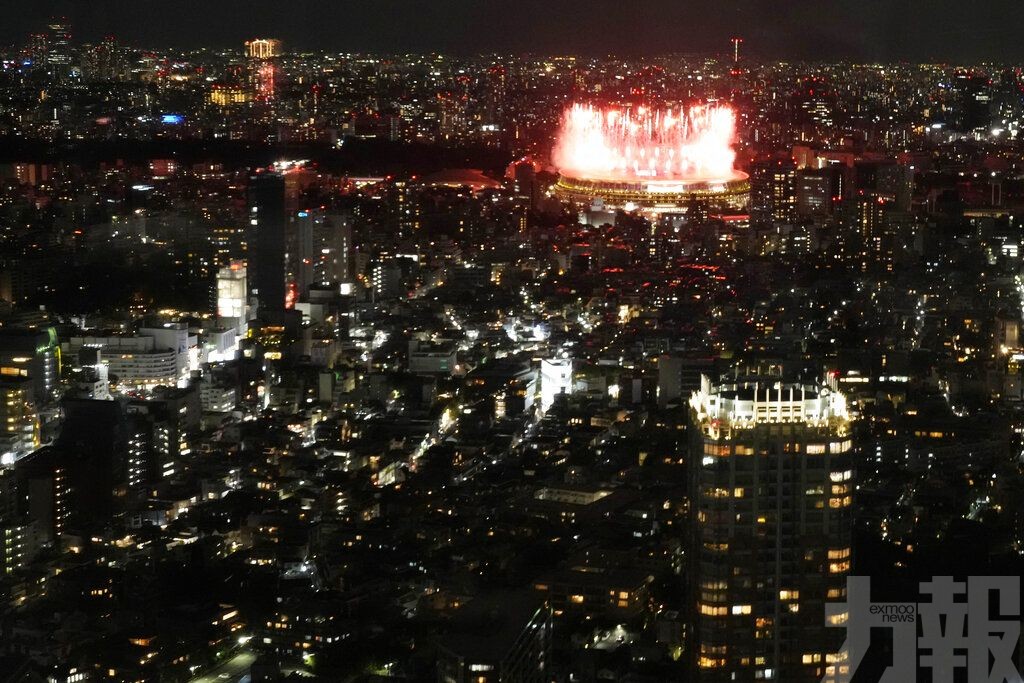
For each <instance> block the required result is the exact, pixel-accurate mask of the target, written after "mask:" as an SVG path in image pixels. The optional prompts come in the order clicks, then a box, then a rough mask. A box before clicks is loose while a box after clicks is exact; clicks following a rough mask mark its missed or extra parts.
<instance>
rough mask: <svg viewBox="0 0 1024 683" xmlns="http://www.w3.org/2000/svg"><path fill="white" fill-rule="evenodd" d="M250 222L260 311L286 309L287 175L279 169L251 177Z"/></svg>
mask: <svg viewBox="0 0 1024 683" xmlns="http://www.w3.org/2000/svg"><path fill="white" fill-rule="evenodd" d="M249 225H250V227H251V228H252V232H253V233H255V234H254V238H253V239H251V240H249V243H250V244H255V250H254V251H255V253H254V254H253V256H254V258H253V259H252V260H251V261H250V265H251V266H252V265H254V266H255V271H256V272H255V273H254V275H253V280H252V282H253V285H254V293H255V295H256V297H257V299H258V300H259V308H260V315H266V314H272V313H274V312H277V311H281V310H283V309H284V304H285V285H284V280H285V249H286V242H285V211H284V177H283V176H281V175H279V174H277V173H269V172H262V173H256V174H254V175H253V176H252V177H250V179H249Z"/></svg>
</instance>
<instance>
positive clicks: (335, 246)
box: [320, 215, 352, 284]
mask: <svg viewBox="0 0 1024 683" xmlns="http://www.w3.org/2000/svg"><path fill="white" fill-rule="evenodd" d="M323 242H324V244H323V257H324V258H323V270H322V273H321V275H320V281H321V282H323V283H325V284H326V283H330V282H347V281H348V280H350V279H351V278H352V266H351V263H352V224H351V222H350V221H349V218H348V216H339V215H332V216H327V217H325V218H324V240H323Z"/></svg>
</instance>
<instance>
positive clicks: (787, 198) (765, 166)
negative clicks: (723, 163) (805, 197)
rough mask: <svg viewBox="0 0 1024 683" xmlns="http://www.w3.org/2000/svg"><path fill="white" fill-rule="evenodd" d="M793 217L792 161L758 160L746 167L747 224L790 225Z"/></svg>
mask: <svg viewBox="0 0 1024 683" xmlns="http://www.w3.org/2000/svg"><path fill="white" fill-rule="evenodd" d="M795 218H796V164H794V163H793V160H792V159H771V160H769V161H760V162H757V163H755V164H754V165H753V166H751V168H750V223H751V224H752V225H756V226H769V225H774V224H790V223H792V222H793V220H794V219H795Z"/></svg>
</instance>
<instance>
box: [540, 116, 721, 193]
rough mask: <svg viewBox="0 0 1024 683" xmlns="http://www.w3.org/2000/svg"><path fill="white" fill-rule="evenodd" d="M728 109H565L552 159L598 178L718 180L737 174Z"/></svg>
mask: <svg viewBox="0 0 1024 683" xmlns="http://www.w3.org/2000/svg"><path fill="white" fill-rule="evenodd" d="M735 135H736V114H735V112H733V110H732V108H731V107H728V106H721V105H700V106H694V107H690V108H689V109H679V110H673V109H652V108H647V107H637V108H634V109H615V108H604V109H602V108H598V107H594V106H592V105H585V104H575V105H573V106H572V107H569V108H568V109H566V110H565V113H564V114H563V116H562V124H561V128H560V130H559V134H558V141H557V143H556V145H555V149H554V153H553V155H552V161H553V162H554V164H555V166H556V167H557V168H558V169H559V170H560V171H561V172H562V173H563V174H569V175H572V176H574V177H577V178H591V179H602V180H622V181H637V180H673V181H721V180H728V179H731V178H734V177H736V175H737V172H736V171H735V170H734V169H733V162H734V161H735V159H736V153H735V152H734V151H733V149H732V144H733V141H734V139H735Z"/></svg>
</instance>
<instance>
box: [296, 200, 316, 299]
mask: <svg viewBox="0 0 1024 683" xmlns="http://www.w3.org/2000/svg"><path fill="white" fill-rule="evenodd" d="M317 213H318V212H314V211H299V212H298V213H297V214H296V215H295V217H294V219H293V225H294V226H295V247H294V252H292V253H293V254H294V256H293V257H292V268H291V270H292V277H293V278H294V282H295V287H296V289H297V290H298V292H299V298H300V299H301V300H302V301H305V300H306V297H307V296H309V288H310V286H311V285H312V284H313V277H314V265H315V264H314V262H315V261H316V256H317V254H316V253H314V249H313V232H314V228H315V226H316V223H317V221H318V219H319V220H320V221H321V222H322V220H323V218H322V216H319V215H317Z"/></svg>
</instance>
